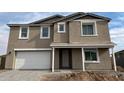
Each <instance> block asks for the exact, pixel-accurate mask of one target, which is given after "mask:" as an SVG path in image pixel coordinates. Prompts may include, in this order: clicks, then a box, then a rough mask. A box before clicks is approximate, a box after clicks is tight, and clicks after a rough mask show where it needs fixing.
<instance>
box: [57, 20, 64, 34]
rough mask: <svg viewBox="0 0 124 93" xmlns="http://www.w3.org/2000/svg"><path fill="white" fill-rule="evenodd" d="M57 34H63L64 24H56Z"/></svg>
mask: <svg viewBox="0 0 124 93" xmlns="http://www.w3.org/2000/svg"><path fill="white" fill-rule="evenodd" d="M58 32H59V33H65V23H64V22H62V23H58Z"/></svg>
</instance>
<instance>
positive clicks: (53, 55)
mask: <svg viewBox="0 0 124 93" xmlns="http://www.w3.org/2000/svg"><path fill="white" fill-rule="evenodd" d="M54 59H55V48H54V47H53V48H52V72H54Z"/></svg>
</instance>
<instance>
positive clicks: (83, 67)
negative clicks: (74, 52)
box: [82, 48, 85, 71]
mask: <svg viewBox="0 0 124 93" xmlns="http://www.w3.org/2000/svg"><path fill="white" fill-rule="evenodd" d="M82 69H83V71H85V63H84V48H82Z"/></svg>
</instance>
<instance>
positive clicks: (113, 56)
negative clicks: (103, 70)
mask: <svg viewBox="0 0 124 93" xmlns="http://www.w3.org/2000/svg"><path fill="white" fill-rule="evenodd" d="M112 58H113V63H114V70H115V71H117V67H116V60H115V53H114V48H112Z"/></svg>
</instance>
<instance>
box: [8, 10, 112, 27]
mask: <svg viewBox="0 0 124 93" xmlns="http://www.w3.org/2000/svg"><path fill="white" fill-rule="evenodd" d="M85 16H92V17H96V18H99V19H102V20H106V21H108V22H109V21H110V20H111V19H110V18H108V17H104V16H99V15H96V14H93V13H84V12H76V13H73V14H70V15H67V16H62V15H53V16H50V17H47V18H43V19H40V20H37V21H34V22H31V23H29V24H8V26H20V25H31V26H33V25H34V26H38V24H44V25H45V24H46V25H47V24H53V23H56V22H59V21H72V20H76V19H78V18H81V17H85Z"/></svg>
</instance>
